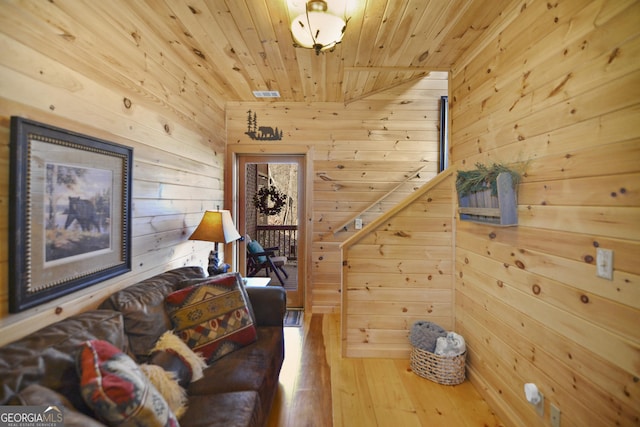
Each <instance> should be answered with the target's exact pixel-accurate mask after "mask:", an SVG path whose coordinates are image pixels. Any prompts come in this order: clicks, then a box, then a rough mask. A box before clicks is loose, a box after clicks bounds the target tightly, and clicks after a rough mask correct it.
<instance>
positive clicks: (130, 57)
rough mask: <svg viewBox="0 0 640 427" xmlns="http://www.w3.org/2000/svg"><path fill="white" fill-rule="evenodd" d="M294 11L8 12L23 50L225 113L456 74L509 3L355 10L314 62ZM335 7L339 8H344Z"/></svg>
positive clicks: (439, 0) (120, 0) (131, 6)
mask: <svg viewBox="0 0 640 427" xmlns="http://www.w3.org/2000/svg"><path fill="white" fill-rule="evenodd" d="M287 1H289V2H290V3H293V2H295V3H298V4H299V3H300V2H301V1H302V3H303V4H304V0H136V1H133V0H109V1H95V0H50V1H48V2H44V1H25V2H22V3H20V5H19V6H18V5H16V4H15V3H13V2H4V3H3V6H2V12H1V13H2V15H3V18H2V22H0V23H2V24H3V25H11V26H15V25H20V26H23V25H27V26H30V27H29V28H30V29H29V31H26V32H25V31H24V27H22V28H21V29H22V31H20V33H21V35H20V37H22V38H25V39H27V40H24V43H26V44H28V45H30V46H34V45H37V44H36V43H34V40H35V41H37V39H38V38H40V39H41V43H42V44H43V45H44V46H46V49H43V52H42V53H43V54H45V55H48V54H51V53H55V55H56V58H57V59H58V60H59V59H60V58H62V59H64V62H65V63H67V64H69V65H70V66H72V67H73V68H74V69H76V70H79V71H83V72H84V73H89V74H90V75H93V74H96V73H98V74H100V73H101V74H102V76H103V78H104V79H108V80H110V82H111V83H113V84H117V85H119V86H123V85H124V86H127V87H129V88H134V89H135V90H136V91H137V92H141V93H143V94H145V95H148V96H149V97H151V98H157V99H163V98H164V99H166V98H167V97H175V96H177V95H178V94H176V93H175V92H176V90H177V91H178V92H180V91H184V92H191V91H196V92H200V95H199V96H201V97H206V98H208V101H207V102H206V103H207V104H209V105H211V106H212V107H213V106H214V105H213V104H215V105H216V106H217V107H219V108H224V106H225V103H226V102H228V101H256V98H255V97H254V95H253V93H252V91H254V90H277V91H279V92H280V95H281V97H280V98H279V99H277V100H278V101H289V102H344V103H348V102H351V101H353V100H357V99H361V98H363V97H365V96H367V95H369V94H372V93H376V92H379V91H381V90H384V89H387V88H390V87H394V86H397V85H399V84H402V83H404V82H407V81H411V80H413V79H416V78H419V77H421V76H424V75H426V73H428V72H429V71H433V70H449V69H450V68H451V67H452V65H453V64H454V63H455V62H456V60H457V59H458V58H459V57H460V55H461V54H462V53H463V52H464V51H465V50H467V49H469V48H472V47H473V45H474V42H476V41H477V40H478V38H479V36H480V35H481V33H482V32H483V31H485V30H486V29H487V28H488V27H489V25H490V24H491V23H492V22H493V21H494V20H496V19H499V18H500V16H501V14H502V12H503V9H504V8H505V7H507V5H508V4H510V3H512V1H511V0H499V1H498V0H496V1H494V0H486V1H479V0H356V7H355V8H354V9H353V11H352V12H350V13H349V14H350V20H349V24H348V26H347V29H346V33H345V36H344V39H343V42H342V43H341V44H339V45H338V46H337V47H336V48H335V50H334V51H333V52H326V53H321V54H320V55H318V56H317V55H316V54H315V52H314V51H313V50H310V49H303V48H295V47H294V46H293V42H292V37H291V33H290V31H289V23H290V21H291V18H292V17H293V15H294V12H293V11H290V6H291V7H293V6H292V5H287ZM328 1H329V4H330V7H332V2H335V1H340V0H328ZM343 1H344V0H343ZM350 1H351V0H350ZM298 6H299V5H298ZM7 30H8V29H7V28H6V27H5V31H7ZM29 38H33V39H34V40H28V39H29ZM152 70H153V71H152ZM158 70H160V71H158ZM160 73H162V75H160ZM150 74H153V75H150ZM145 92H146V93H145ZM163 92H164V93H163ZM271 100H273V99H266V100H265V102H268V101H271Z"/></svg>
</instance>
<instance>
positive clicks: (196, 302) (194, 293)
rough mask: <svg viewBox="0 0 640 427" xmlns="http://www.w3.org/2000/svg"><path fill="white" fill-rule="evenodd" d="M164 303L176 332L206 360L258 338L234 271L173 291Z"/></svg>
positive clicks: (208, 360)
mask: <svg viewBox="0 0 640 427" xmlns="http://www.w3.org/2000/svg"><path fill="white" fill-rule="evenodd" d="M165 303H166V307H167V312H168V313H169V317H170V318H171V322H172V323H173V327H174V331H175V333H176V335H178V336H179V337H180V338H182V340H183V341H184V342H185V343H187V345H188V346H189V347H190V348H191V349H192V350H193V351H195V352H197V353H202V355H203V356H204V358H205V360H207V362H208V363H211V362H213V361H214V360H217V359H219V358H221V357H222V356H224V355H226V354H228V353H230V352H232V351H234V350H237V349H238V348H241V347H244V346H245V345H248V344H251V343H252V342H254V341H255V340H256V338H257V333H256V328H255V321H254V318H253V315H252V309H251V306H250V305H249V299H248V297H247V293H246V291H245V289H244V286H242V284H241V280H240V276H239V275H238V274H237V273H236V274H225V275H221V276H214V277H212V278H211V280H208V281H206V282H202V283H200V284H197V285H194V286H190V287H187V288H184V289H180V290H178V291H175V292H173V293H171V294H169V295H168V296H167V298H166V300H165Z"/></svg>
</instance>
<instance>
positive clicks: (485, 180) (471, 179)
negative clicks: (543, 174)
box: [456, 163, 521, 197]
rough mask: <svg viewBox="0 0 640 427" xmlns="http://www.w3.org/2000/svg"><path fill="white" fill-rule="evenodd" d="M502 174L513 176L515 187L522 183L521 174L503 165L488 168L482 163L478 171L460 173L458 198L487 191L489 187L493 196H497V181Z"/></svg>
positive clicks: (457, 181) (477, 167)
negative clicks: (506, 173)
mask: <svg viewBox="0 0 640 427" xmlns="http://www.w3.org/2000/svg"><path fill="white" fill-rule="evenodd" d="M502 172H508V173H509V174H511V180H512V181H513V187H514V188H517V186H518V184H519V183H520V178H521V176H520V173H519V172H517V171H515V170H513V169H511V168H509V167H507V166H505V165H503V164H496V163H494V164H492V165H491V166H489V167H487V166H486V165H483V164H482V163H476V169H473V170H468V171H458V176H457V178H456V190H457V191H458V196H460V197H464V196H468V195H469V194H471V193H476V192H478V191H482V190H486V189H487V187H490V188H491V194H492V195H494V196H496V195H497V194H498V185H497V184H496V179H497V178H498V175H500V173H502Z"/></svg>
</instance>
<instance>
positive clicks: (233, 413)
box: [180, 391, 266, 427]
mask: <svg viewBox="0 0 640 427" xmlns="http://www.w3.org/2000/svg"><path fill="white" fill-rule="evenodd" d="M203 414H211V415H210V416H203ZM265 418H266V414H264V413H263V412H262V405H261V404H260V397H259V396H258V393H256V392H255V391H237V392H229V393H220V394H211V395H205V396H191V397H190V398H189V408H188V409H187V412H186V413H185V414H184V416H183V417H182V418H181V419H180V424H181V425H183V426H188V427H229V426H246V427H262V426H263V425H264V424H265V423H266V421H265Z"/></svg>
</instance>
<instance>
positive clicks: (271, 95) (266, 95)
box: [253, 90, 280, 98]
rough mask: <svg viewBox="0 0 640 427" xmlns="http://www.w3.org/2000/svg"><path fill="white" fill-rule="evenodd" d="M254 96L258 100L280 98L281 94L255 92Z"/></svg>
mask: <svg viewBox="0 0 640 427" xmlns="http://www.w3.org/2000/svg"><path fill="white" fill-rule="evenodd" d="M253 96H255V97H256V98H280V92H278V91H277V90H254V91H253Z"/></svg>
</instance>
